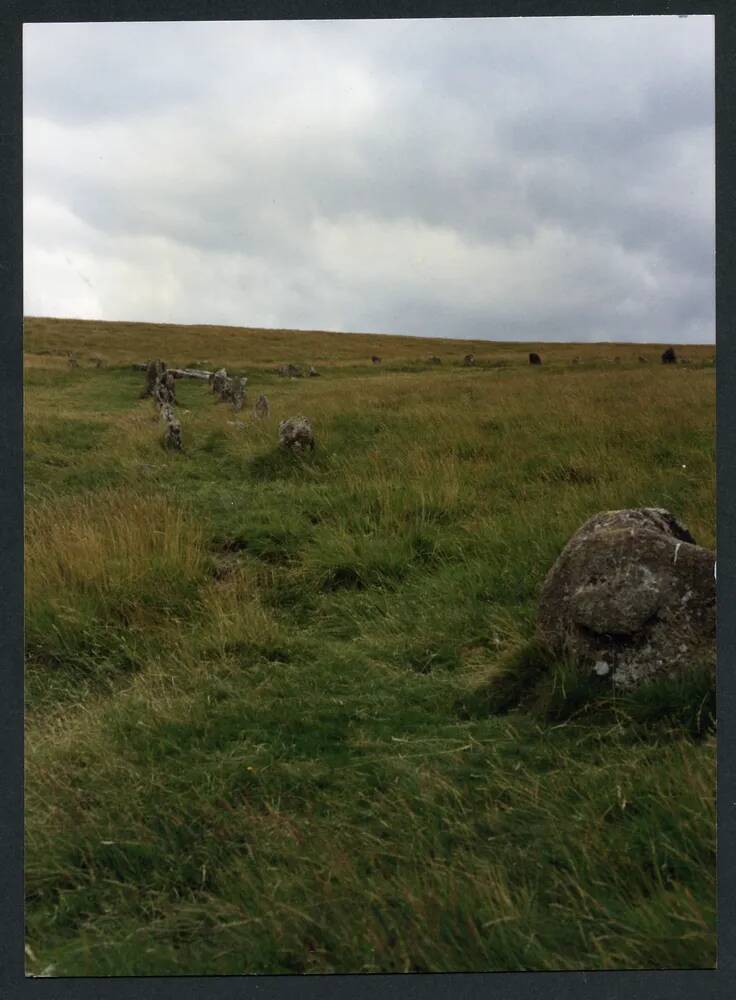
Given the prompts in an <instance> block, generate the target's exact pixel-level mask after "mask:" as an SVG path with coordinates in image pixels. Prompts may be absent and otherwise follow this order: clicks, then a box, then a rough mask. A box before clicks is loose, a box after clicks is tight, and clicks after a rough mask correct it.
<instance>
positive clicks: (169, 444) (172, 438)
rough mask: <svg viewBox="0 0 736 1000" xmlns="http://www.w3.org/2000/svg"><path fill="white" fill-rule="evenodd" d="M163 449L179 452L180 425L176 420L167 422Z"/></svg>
mask: <svg viewBox="0 0 736 1000" xmlns="http://www.w3.org/2000/svg"><path fill="white" fill-rule="evenodd" d="M164 448H170V449H171V450H172V451H181V424H180V423H179V421H178V420H176V419H174V420H167V421H166V429H165V431H164Z"/></svg>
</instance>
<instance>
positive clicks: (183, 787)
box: [25, 320, 715, 975]
mask: <svg viewBox="0 0 736 1000" xmlns="http://www.w3.org/2000/svg"><path fill="white" fill-rule="evenodd" d="M534 349H537V350H538V351H539V352H540V353H541V354H542V356H543V359H544V364H543V365H542V366H541V367H539V368H530V367H529V366H528V364H527V363H526V355H527V352H528V351H529V350H534ZM468 350H472V352H473V353H474V354H475V355H476V358H477V359H478V368H477V369H464V368H463V367H462V365H461V360H462V355H463V354H464V353H467V351H468ZM26 351H27V354H26V403H25V410H26V481H25V491H26V643H27V646H26V653H27V664H26V691H27V694H26V704H27V725H26V734H27V739H26V761H27V784H26V891H27V914H26V916H27V927H28V931H27V942H28V949H29V951H28V955H29V958H28V971H29V972H30V973H32V974H41V973H43V972H49V970H50V971H51V973H52V974H54V975H142V974H162V975H165V974H184V973H188V974H197V973H201V974H206V973H222V974H228V973H229V974H233V973H235V974H237V973H259V972H265V973H299V972H371V971H372V972H397V971H425V972H439V971H450V970H467V971H470V970H473V971H492V970H501V969H512V970H519V969H540V970H542V969H583V968H588V969H594V968H596V969H612V968H662V967H667V968H696V967H712V966H713V965H714V963H715V802H714V798H715V782H714V754H715V744H714V735H713V689H712V681H711V680H710V679H709V678H708V677H707V676H705V675H704V674H703V673H702V672H698V669H697V665H693V671H692V674H691V675H689V676H688V677H685V678H682V679H681V680H680V681H678V682H672V683H660V684H658V685H654V686H650V687H648V688H647V689H642V691H640V692H637V694H636V695H635V696H632V697H627V698H620V697H613V696H612V692H611V691H610V690H608V689H605V688H602V687H600V686H597V687H596V685H594V684H591V679H590V678H589V677H584V676H578V675H576V674H575V672H574V670H572V669H571V668H569V667H568V666H567V665H565V664H559V663H549V662H548V661H547V660H546V659H545V657H544V656H543V655H542V654H541V652H540V651H538V650H536V648H535V647H534V643H533V626H534V608H535V602H536V598H537V595H538V592H539V587H540V585H541V582H542V580H543V578H544V575H545V573H546V572H547V570H548V569H549V567H550V566H551V564H552V562H553V561H554V559H555V558H556V556H557V555H558V553H559V551H560V550H561V548H562V546H563V545H564V543H565V542H566V540H567V538H568V537H569V536H570V534H571V533H572V532H573V531H575V530H576V529H577V527H579V525H580V524H581V523H582V522H583V521H584V520H585V519H586V518H587V517H589V516H590V515H591V514H593V513H595V512H597V511H599V510H602V509H611V508H616V507H623V506H642V505H656V506H664V507H667V508H669V509H670V510H672V511H673V512H674V513H675V514H676V515H677V516H678V517H679V518H681V519H682V520H683V521H684V522H685V523H686V524H687V525H688V527H689V529H690V530H691V531H692V533H693V534H694V536H695V537H696V539H697V540H698V541H699V542H700V543H702V544H705V545H708V546H711V547H712V546H713V545H714V476H715V465H714V449H713V436H714V371H713V367H712V365H711V364H710V362H709V358H710V357H711V351H710V350H709V349H707V348H687V349H684V351H683V353H686V354H687V355H688V356H689V357H690V360H691V364H690V365H689V366H682V367H679V366H675V367H668V366H664V367H663V366H661V365H657V364H647V365H644V364H641V363H640V362H638V360H637V358H638V355H639V354H645V355H646V356H648V357H649V358H650V359H651V360H652V361H655V360H656V358H657V357H658V355H659V353H660V351H661V348H657V347H655V346H650V347H646V348H642V347H640V346H639V345H628V346H627V345H616V346H615V349H614V348H613V347H612V345H513V344H502V343H498V344H482V343H478V342H476V343H475V344H472V345H471V346H467V345H466V344H465V343H460V342H457V341H450V340H448V341H444V342H443V341H422V340H418V339H412V338H401V337H399V338H395V339H394V338H385V339H381V338H379V337H376V336H372V335H371V336H365V337H362V336H357V335H350V336H348V335H340V334H320V333H298V332H289V331H276V332H269V331H253V330H250V331H240V330H228V329H227V328H216V327H197V328H186V327H160V326H154V325H147V324H102V323H82V322H77V321H72V320H65V321H57V320H29V321H28V323H27V330H26ZM68 351H74V352H75V353H76V354H77V357H78V358H79V359H80V367H79V368H76V369H69V368H68V366H67V364H66V360H65V358H66V353H67V352H68ZM371 353H377V354H379V355H381V357H382V358H383V359H384V361H383V364H382V365H381V366H372V365H371V364H370V355H371ZM94 354H99V355H101V356H103V357H104V358H105V362H106V364H105V367H103V368H95V367H94V362H93V360H92V355H94ZM432 354H437V355H438V356H440V357H442V360H443V364H442V365H438V366H431V365H427V364H425V362H426V359H427V358H429V356H430V355H432ZM614 354H615V355H619V356H621V358H622V361H621V363H619V364H615V365H614V364H613V363H612V362H611V361H610V360H608V359H610V358H612V357H613V356H614ZM152 355H160V356H162V357H164V359H165V360H166V361H167V362H168V363H169V364H171V365H173V364H193V363H195V362H197V363H198V364H204V365H206V366H207V367H216V366H219V365H221V364H225V365H226V366H228V367H229V368H232V369H233V370H234V369H239V370H241V371H244V372H245V373H246V374H248V376H249V380H250V381H249V388H248V395H249V400H250V402H251V403H252V400H253V399H255V397H256V396H257V395H258V394H259V393H260V392H264V391H265V392H266V394H267V395H268V396H269V399H270V401H271V416H270V417H269V418H268V419H266V420H263V421H258V420H256V419H254V418H253V417H252V416H251V414H250V412H249V408H248V407H247V408H246V410H245V411H244V412H243V413H242V414H240V415H235V414H233V413H232V410H230V409H229V408H228V407H227V406H224V405H219V404H216V403H215V402H214V400H213V397H212V395H211V393H209V392H208V390H207V387H206V386H204V385H202V384H200V383H195V382H188V381H180V382H178V383H177V396H178V399H179V406H178V410H179V418H180V420H181V422H182V431H183V439H184V451H183V452H182V453H181V454H168V453H166V452H165V451H164V450H163V449H162V448H161V446H160V435H161V428H160V423H159V421H158V418H157V415H156V413H155V412H154V409H153V407H152V404H151V402H150V400H142V399H140V398H139V396H140V390H141V388H142V383H143V376H142V374H141V373H139V372H134V371H132V369H131V367H130V363H131V362H132V361H142V360H146V359H147V358H148V357H150V356H152ZM574 356H580V358H581V363H579V364H577V365H572V364H571V360H572V358H573V357H574ZM287 361H293V362H296V363H305V364H311V363H314V364H317V365H318V367H319V368H320V371H321V373H322V378H320V379H303V380H296V381H291V380H284V379H280V378H278V376H276V375H275V374H274V372H273V371H272V368H273V366H274V365H275V364H279V363H283V362H287ZM297 413H304V414H305V415H307V416H309V417H310V419H311V421H312V424H313V427H314V430H315V434H316V439H317V448H316V450H315V452H314V453H313V454H308V455H306V456H303V457H300V456H291V455H287V454H284V453H282V452H280V451H279V450H278V448H277V447H276V440H277V433H276V432H277V424H278V421H279V419H282V418H284V417H288V416H293V415H295V414H297ZM238 421H240V425H238Z"/></svg>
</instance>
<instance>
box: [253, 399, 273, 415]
mask: <svg viewBox="0 0 736 1000" xmlns="http://www.w3.org/2000/svg"><path fill="white" fill-rule="evenodd" d="M268 410H269V407H268V397H267V396H263V395H261V396H259V397H258V399H257V400H256V405H255V406H254V407H253V412H254V413H255V415H256V416H257V417H258V418H259V419H263V418H264V417H267V416H268Z"/></svg>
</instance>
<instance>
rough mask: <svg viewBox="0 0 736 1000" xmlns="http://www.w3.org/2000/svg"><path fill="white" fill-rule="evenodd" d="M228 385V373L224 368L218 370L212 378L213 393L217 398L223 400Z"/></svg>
mask: <svg viewBox="0 0 736 1000" xmlns="http://www.w3.org/2000/svg"><path fill="white" fill-rule="evenodd" d="M226 384H227V371H226V370H225V369H224V368H218V369H217V371H216V372H215V373H214V375H213V376H212V391H213V392H214V394H215V395H216V396H219V397H220V399H222V393H223V390H224V388H225V385H226Z"/></svg>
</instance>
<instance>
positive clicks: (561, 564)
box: [537, 507, 715, 689]
mask: <svg viewBox="0 0 736 1000" xmlns="http://www.w3.org/2000/svg"><path fill="white" fill-rule="evenodd" d="M537 637H538V639H539V641H540V642H541V643H543V645H545V646H546V647H547V648H548V649H549V650H550V651H551V652H553V653H554V654H556V655H560V656H566V657H569V658H571V659H573V660H575V661H577V662H580V663H584V664H588V665H589V666H590V668H591V671H592V672H594V673H596V674H597V675H599V676H608V675H610V677H611V679H612V681H613V683H614V684H615V685H617V686H618V687H621V688H624V689H625V688H634V687H637V686H638V685H639V684H640V683H641V682H643V681H645V680H649V679H653V678H657V677H674V676H676V675H677V674H678V673H679V672H681V671H682V670H685V669H687V668H688V667H689V666H692V665H693V664H695V663H708V664H712V665H713V666H714V665H715V555H714V554H713V553H712V552H710V551H709V550H708V549H705V548H703V547H701V546H699V545H696V544H695V541H694V539H693V537H692V535H691V534H690V533H689V532H688V531H687V529H686V528H684V527H683V526H682V525H681V524H680V523H679V522H678V521H677V520H676V518H675V517H673V515H672V514H670V513H669V512H668V511H666V510H663V509H661V508H654V507H644V508H639V509H631V510H615V511H606V512H604V513H600V514H596V515H595V516H594V517H592V518H590V519H589V520H588V521H586V522H585V524H584V525H583V526H582V528H580V530H579V531H578V532H576V533H575V534H574V535H573V536H572V538H571V539H570V540H569V542H568V543H567V545H566V546H565V548H564V549H563V551H562V553H561V555H560V557H559V558H558V560H557V562H556V563H555V564H554V566H553V567H552V569H551V570H550V572H549V573H548V575H547V578H546V580H545V582H544V585H543V587H542V592H541V596H540V601H539V611H538V618H537Z"/></svg>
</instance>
